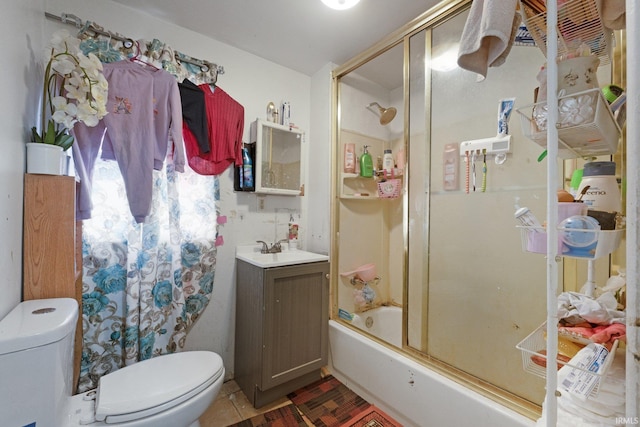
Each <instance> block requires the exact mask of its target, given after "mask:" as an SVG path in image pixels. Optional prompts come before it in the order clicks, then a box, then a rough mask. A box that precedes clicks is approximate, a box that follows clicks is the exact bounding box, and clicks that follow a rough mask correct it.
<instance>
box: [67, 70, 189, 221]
mask: <svg viewBox="0 0 640 427" xmlns="http://www.w3.org/2000/svg"><path fill="white" fill-rule="evenodd" d="M103 73H104V76H105V78H106V79H107V81H108V82H109V92H108V99H107V111H108V114H107V115H106V116H105V117H104V119H102V120H101V121H100V123H99V124H98V126H96V127H94V128H90V127H87V126H85V125H83V124H80V123H78V124H76V126H75V127H74V134H75V136H76V144H74V145H73V150H74V151H73V154H74V161H75V162H76V164H78V163H80V165H79V167H77V172H78V176H79V178H80V188H79V190H78V192H77V206H76V212H77V219H88V218H90V217H91V209H92V203H91V180H92V176H93V166H94V164H95V160H96V158H97V155H98V152H99V150H100V148H102V158H104V159H112V160H116V161H117V162H118V166H119V168H120V172H121V173H122V176H123V179H124V183H125V189H126V193H127V199H128V201H129V208H130V210H131V213H132V215H133V217H134V218H135V220H136V222H138V223H140V222H144V220H145V217H146V216H147V215H149V213H150V210H151V197H152V190H153V169H162V165H163V163H164V159H165V157H166V154H167V149H168V147H169V141H170V140H173V143H174V162H175V169H176V171H178V172H183V171H184V145H183V141H182V107H181V103H180V93H179V91H178V85H177V82H176V80H175V79H174V78H173V76H171V74H169V73H167V72H166V71H164V70H155V69H151V68H148V67H144V66H143V65H139V64H135V63H132V62H130V61H120V62H114V63H109V64H103Z"/></svg>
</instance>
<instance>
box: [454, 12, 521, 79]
mask: <svg viewBox="0 0 640 427" xmlns="http://www.w3.org/2000/svg"><path fill="white" fill-rule="evenodd" d="M516 6H517V0H473V2H472V3H471V10H470V12H469V16H468V17H467V22H466V23H465V26H464V30H463V31H462V37H461V39H460V50H459V51H458V65H459V66H460V67H461V68H464V69H466V70H469V71H473V72H475V73H477V74H479V75H480V76H482V78H479V80H484V78H485V77H486V76H487V69H488V67H498V66H500V65H502V64H503V63H504V61H505V60H506V58H507V55H508V54H509V51H510V50H511V46H512V45H513V40H514V38H515V35H516V32H517V31H518V27H519V26H520V21H521V18H520V15H519V14H516Z"/></svg>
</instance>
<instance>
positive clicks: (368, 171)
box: [360, 145, 373, 178]
mask: <svg viewBox="0 0 640 427" xmlns="http://www.w3.org/2000/svg"><path fill="white" fill-rule="evenodd" d="M368 148H369V146H368V145H365V146H364V153H362V156H360V176H363V177H366V178H371V177H372V176H373V160H372V159H371V154H369V151H368V150H367V149H368Z"/></svg>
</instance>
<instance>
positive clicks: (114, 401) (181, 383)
mask: <svg viewBox="0 0 640 427" xmlns="http://www.w3.org/2000/svg"><path fill="white" fill-rule="evenodd" d="M222 372H224V369H223V365H222V358H221V357H220V356H219V355H218V354H216V353H213V352H210V351H187V352H184V353H173V354H168V355H165V356H158V357H154V358H152V359H148V360H144V361H142V362H138V363H136V364H134V365H131V366H127V367H125V368H122V369H119V370H117V371H115V372H112V373H110V374H108V375H105V376H103V377H101V378H100V383H99V385H98V396H97V397H96V420H98V421H105V420H106V422H107V423H110V422H118V423H121V422H125V421H131V420H135V419H138V418H143V417H149V416H151V415H153V414H156V413H158V412H162V411H166V410H167V409H170V408H172V407H174V406H176V405H178V404H180V403H182V402H184V401H186V400H188V399H190V398H191V397H192V396H194V395H196V394H198V393H200V392H201V391H202V390H204V389H206V388H207V387H208V386H209V385H210V384H212V383H213V382H215V381H216V380H217V379H218V378H219V377H220V375H222ZM107 417H108V419H107Z"/></svg>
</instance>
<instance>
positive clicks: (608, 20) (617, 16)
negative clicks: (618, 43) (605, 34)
mask: <svg viewBox="0 0 640 427" xmlns="http://www.w3.org/2000/svg"><path fill="white" fill-rule="evenodd" d="M625 19H626V5H625V0H606V1H603V2H602V22H603V23H604V26H605V27H607V28H610V29H612V30H622V29H623V28H625V27H626V22H625Z"/></svg>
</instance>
